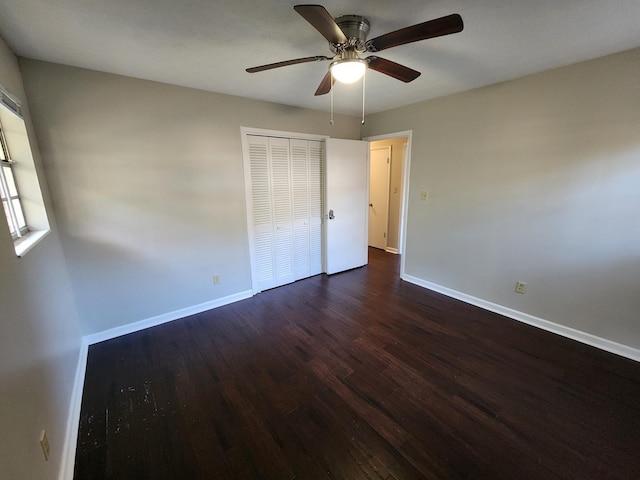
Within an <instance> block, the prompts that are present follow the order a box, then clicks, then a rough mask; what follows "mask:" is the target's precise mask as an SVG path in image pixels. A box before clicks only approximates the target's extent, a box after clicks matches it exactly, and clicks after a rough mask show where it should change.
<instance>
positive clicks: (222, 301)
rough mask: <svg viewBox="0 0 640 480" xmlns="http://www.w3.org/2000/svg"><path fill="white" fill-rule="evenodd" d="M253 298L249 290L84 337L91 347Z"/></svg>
mask: <svg viewBox="0 0 640 480" xmlns="http://www.w3.org/2000/svg"><path fill="white" fill-rule="evenodd" d="M252 296H253V292H252V291H251V290H246V291H244V292H240V293H236V294H234V295H229V296H227V297H223V298H218V299H216V300H212V301H210V302H205V303H201V304H199V305H194V306H192V307H187V308H182V309H180V310H175V311H173V312H169V313H163V314H162V315H158V316H155V317H151V318H147V319H146V320H140V321H139V322H134V323H129V324H127V325H122V326H121V327H115V328H111V329H109V330H104V331H102V332H98V333H92V334H91V335H87V336H86V337H84V340H85V341H86V342H87V345H93V344H94V343H99V342H104V341H105V340H111V339H112V338H116V337H120V336H122V335H128V334H129V333H134V332H139V331H140V330H144V329H145V328H150V327H155V326H157V325H162V324H163V323H167V322H173V321H174V320H178V319H180V318H184V317H188V316H189V315H195V314H197V313H202V312H206V311H207V310H211V309H213V308H217V307H222V306H224V305H228V304H230V303H234V302H238V301H240V300H244V299H246V298H250V297H252Z"/></svg>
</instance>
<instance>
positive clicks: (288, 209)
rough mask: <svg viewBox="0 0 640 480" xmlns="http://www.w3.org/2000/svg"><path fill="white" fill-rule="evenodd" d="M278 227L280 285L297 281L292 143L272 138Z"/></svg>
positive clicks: (277, 261) (274, 196)
mask: <svg viewBox="0 0 640 480" xmlns="http://www.w3.org/2000/svg"><path fill="white" fill-rule="evenodd" d="M269 151H270V156H271V178H272V182H273V183H272V185H273V195H272V197H273V218H274V223H275V245H274V246H275V248H274V251H275V264H276V284H277V285H284V284H285V283H290V282H293V281H295V279H296V278H295V274H294V270H293V222H292V213H293V212H292V210H293V208H292V202H291V197H292V194H291V171H290V168H291V167H290V158H289V140H288V139H286V138H269Z"/></svg>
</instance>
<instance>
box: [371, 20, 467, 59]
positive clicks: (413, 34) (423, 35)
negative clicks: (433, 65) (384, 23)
mask: <svg viewBox="0 0 640 480" xmlns="http://www.w3.org/2000/svg"><path fill="white" fill-rule="evenodd" d="M463 28H464V23H463V22H462V17H461V16H460V15H458V14H457V13H454V14H452V15H447V16H446V17H441V18H436V19H435V20H429V21H428V22H423V23H418V24H417V25H412V26H411V27H406V28H401V29H400V30H395V31H393V32H389V33H386V34H384V35H381V36H379V37H376V38H373V39H371V40H369V41H368V42H367V50H369V51H370V52H380V51H382V50H386V49H387V48H391V47H397V46H398V45H405V44H407V43H412V42H417V41H420V40H426V39H427V38H434V37H441V36H443V35H449V34H451V33H458V32H461V31H462V29H463Z"/></svg>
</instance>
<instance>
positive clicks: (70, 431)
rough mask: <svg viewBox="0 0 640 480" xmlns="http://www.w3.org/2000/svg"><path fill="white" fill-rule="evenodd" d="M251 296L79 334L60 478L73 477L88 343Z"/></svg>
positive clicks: (249, 294) (247, 294)
mask: <svg viewBox="0 0 640 480" xmlns="http://www.w3.org/2000/svg"><path fill="white" fill-rule="evenodd" d="M252 296H253V292H252V291H251V290H246V291H244V292H240V293H236V294H234V295H229V296H227V297H223V298H218V299H216V300H212V301H210V302H205V303H201V304H200V305H194V306H192V307H187V308H183V309H180V310H176V311H173V312H169V313H165V314H163V315H158V316H156V317H152V318H148V319H146V320H140V321H139V322H135V323H130V324H129V325H123V326H121V327H116V328H111V329H109V330H105V331H103V332H98V333H93V334H91V335H86V336H84V337H82V343H81V346H80V354H79V356H78V365H77V367H76V376H75V379H74V383H73V390H72V393H71V401H70V406H69V414H68V417H67V427H66V432H65V442H64V447H63V451H62V461H61V465H60V473H59V475H58V479H59V480H73V470H74V467H75V459H76V447H77V444H78V426H79V425H80V408H81V407H82V391H83V388H84V377H85V374H86V371H87V356H88V353H89V346H90V345H93V344H94V343H99V342H103V341H105V340H110V339H112V338H116V337H119V336H121V335H127V334H129V333H133V332H138V331H140V330H144V329H145V328H150V327H154V326H156V325H162V324H163V323H167V322H172V321H174V320H178V319H180V318H184V317H188V316H189V315H195V314H196V313H202V312H206V311H207V310H211V309H213V308H217V307H222V306H223V305H228V304H230V303H234V302H238V301H240V300H244V299H246V298H250V297H252Z"/></svg>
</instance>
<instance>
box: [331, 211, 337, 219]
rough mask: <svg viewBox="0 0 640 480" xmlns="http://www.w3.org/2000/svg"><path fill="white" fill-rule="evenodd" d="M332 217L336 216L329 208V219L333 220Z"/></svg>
mask: <svg viewBox="0 0 640 480" xmlns="http://www.w3.org/2000/svg"><path fill="white" fill-rule="evenodd" d="M334 218H336V217H335V216H334V215H333V210H329V220H333V219H334Z"/></svg>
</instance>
